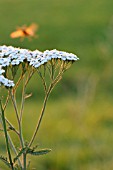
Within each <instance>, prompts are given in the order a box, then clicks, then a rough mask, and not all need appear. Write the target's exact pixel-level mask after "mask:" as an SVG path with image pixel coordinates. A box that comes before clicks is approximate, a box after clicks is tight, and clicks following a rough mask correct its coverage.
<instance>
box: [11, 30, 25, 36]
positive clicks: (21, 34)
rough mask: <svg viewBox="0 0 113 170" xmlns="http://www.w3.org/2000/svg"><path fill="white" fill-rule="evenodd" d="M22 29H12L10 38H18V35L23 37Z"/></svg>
mask: <svg viewBox="0 0 113 170" xmlns="http://www.w3.org/2000/svg"><path fill="white" fill-rule="evenodd" d="M24 36H25V34H24V31H23V30H22V29H18V30H17V31H14V32H12V33H11V34H10V37H11V38H19V37H24Z"/></svg>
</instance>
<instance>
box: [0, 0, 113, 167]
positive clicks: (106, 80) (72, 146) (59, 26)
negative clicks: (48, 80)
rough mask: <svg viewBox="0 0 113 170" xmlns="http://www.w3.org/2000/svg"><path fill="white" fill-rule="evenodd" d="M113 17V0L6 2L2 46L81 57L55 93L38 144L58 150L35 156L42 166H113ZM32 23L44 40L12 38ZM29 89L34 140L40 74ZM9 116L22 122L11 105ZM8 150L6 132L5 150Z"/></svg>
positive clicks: (0, 11)
mask: <svg viewBox="0 0 113 170" xmlns="http://www.w3.org/2000/svg"><path fill="white" fill-rule="evenodd" d="M112 18H113V1H112V0H109V1H107V0H100V1H97V0H95V1H94V0H92V1H89V0H87V1H86V0H76V1H75V0H60V1H59V0H57V1H56V0H53V1H52V0H46V1H45V0H40V1H39V0H24V1H22V0H16V1H14V0H0V21H1V24H0V44H1V45H3V44H6V45H13V46H16V47H22V48H28V49H31V50H34V49H36V48H37V49H39V50H41V51H43V50H46V49H53V48H56V49H59V50H64V51H67V52H73V53H75V54H77V55H78V56H79V57H80V61H78V62H77V63H75V64H74V65H73V66H72V67H71V69H69V70H68V71H67V72H66V73H65V75H64V77H63V79H62V81H61V82H60V83H59V85H58V86H57V87H56V88H55V90H54V91H53V93H52V95H51V96H50V100H49V102H48V105H47V109H46V114H45V116H44V120H43V122H42V126H41V128H40V132H39V134H38V136H37V141H36V142H38V143H39V146H40V148H42V147H50V148H52V150H53V151H52V152H51V153H50V154H48V155H47V156H44V157H39V158H34V159H33V158H31V157H30V159H31V160H32V166H33V167H36V169H40V170H53V169H54V170H76V169H77V170H106V169H113V135H112V132H113V95H112V93H113V88H112V86H113V72H112V66H113V57H112V56H113V49H112V45H113V38H112V37H113V32H112V29H113V27H112ZM32 22H35V23H38V24H39V26H40V28H39V31H38V32H37V34H38V35H39V38H38V39H33V40H32V41H28V40H27V39H25V40H24V41H23V42H20V41H19V39H10V37H9V34H10V33H11V32H12V31H14V30H15V27H16V26H21V25H24V24H26V25H29V24H31V23H32ZM32 84H33V85H32ZM27 91H28V92H33V97H32V98H31V99H28V101H27V102H26V107H25V115H24V121H23V126H24V127H25V130H24V137H25V139H26V140H29V138H30V136H31V135H32V130H33V127H34V126H35V124H36V117H37V113H38V112H39V111H40V108H41V101H42V96H43V93H42V88H41V83H40V81H39V80H38V79H37V82H36V76H35V77H33V79H32V81H31V83H30V84H29V87H28V90H27ZM29 106H30V107H29ZM37 109H38V110H37ZM7 116H8V117H9V119H10V120H11V121H12V122H14V124H16V121H15V117H14V114H13V111H12V108H11V104H9V108H8V109H7ZM28 122H29V123H28ZM26 127H27V128H26ZM12 137H13V138H14V141H15V143H16V145H17V144H18V140H17V138H16V137H15V136H12ZM4 150H5V145H4V140H3V135H2V133H0V154H2V153H3V154H4ZM0 168H3V164H2V163H1V162H0ZM3 170H4V169H3Z"/></svg>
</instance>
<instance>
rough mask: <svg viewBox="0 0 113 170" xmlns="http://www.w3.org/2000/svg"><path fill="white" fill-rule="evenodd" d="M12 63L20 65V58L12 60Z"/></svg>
mask: <svg viewBox="0 0 113 170" xmlns="http://www.w3.org/2000/svg"><path fill="white" fill-rule="evenodd" d="M11 64H12V65H19V64H20V61H19V60H12V62H11Z"/></svg>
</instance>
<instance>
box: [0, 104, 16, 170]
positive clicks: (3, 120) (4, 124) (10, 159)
mask: <svg viewBox="0 0 113 170" xmlns="http://www.w3.org/2000/svg"><path fill="white" fill-rule="evenodd" d="M0 104H1V112H2V122H3V127H4V134H5V140H6V147H7V152H8V157H9V162H10V165H11V169H12V170H14V168H13V162H12V157H11V153H10V148H9V142H8V134H7V128H6V122H5V116H4V110H3V108H2V103H1V101H0Z"/></svg>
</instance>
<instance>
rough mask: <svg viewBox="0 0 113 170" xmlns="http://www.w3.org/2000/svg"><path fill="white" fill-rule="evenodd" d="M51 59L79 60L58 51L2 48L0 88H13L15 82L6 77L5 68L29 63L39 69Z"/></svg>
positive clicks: (0, 54)
mask: <svg viewBox="0 0 113 170" xmlns="http://www.w3.org/2000/svg"><path fill="white" fill-rule="evenodd" d="M51 59H61V60H63V61H65V60H67V61H76V60H78V59H79V58H78V57H77V56H76V55H74V54H72V53H67V52H63V51H58V50H56V49H55V50H50V51H49V50H46V51H44V52H40V51H38V50H35V51H30V50H27V49H20V48H15V47H12V46H5V45H3V46H0V86H1V85H2V84H3V85H4V86H6V87H13V86H14V82H13V81H11V80H8V79H7V78H5V77H4V75H3V74H4V72H5V70H4V68H5V67H8V66H10V65H12V66H13V65H19V64H20V63H22V62H23V61H27V62H28V64H29V65H30V66H33V67H34V68H38V67H40V66H41V65H43V64H45V63H47V62H48V61H49V60H51Z"/></svg>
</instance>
